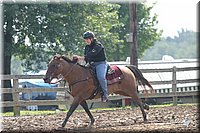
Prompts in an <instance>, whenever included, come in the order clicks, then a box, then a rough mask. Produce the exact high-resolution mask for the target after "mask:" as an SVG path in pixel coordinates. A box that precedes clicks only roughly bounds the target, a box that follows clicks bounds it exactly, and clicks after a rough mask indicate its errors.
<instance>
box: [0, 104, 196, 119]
mask: <svg viewBox="0 0 200 133" xmlns="http://www.w3.org/2000/svg"><path fill="white" fill-rule="evenodd" d="M191 105H198V104H197V103H192V104H178V105H177V106H191ZM169 106H173V104H162V105H150V107H151V108H159V107H169ZM134 107H136V106H134ZM130 108H131V106H126V107H116V108H95V109H91V112H96V111H101V110H104V111H105V110H106V111H112V110H119V109H130ZM67 111H68V110H64V111H60V112H62V113H63V112H64V113H66V112H67ZM75 111H76V112H84V110H83V109H78V110H75ZM56 113H59V112H56V111H51V110H45V111H28V110H23V111H20V116H34V115H51V114H56ZM0 116H4V117H9V116H14V113H13V112H6V113H0Z"/></svg>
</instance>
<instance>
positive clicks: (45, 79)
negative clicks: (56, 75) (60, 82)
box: [43, 76, 51, 83]
mask: <svg viewBox="0 0 200 133" xmlns="http://www.w3.org/2000/svg"><path fill="white" fill-rule="evenodd" d="M43 80H44V82H45V83H50V82H51V79H50V78H49V77H47V76H45V77H44V78H43Z"/></svg>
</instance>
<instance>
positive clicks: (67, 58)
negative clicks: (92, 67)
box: [61, 55, 76, 63]
mask: <svg viewBox="0 0 200 133" xmlns="http://www.w3.org/2000/svg"><path fill="white" fill-rule="evenodd" d="M61 58H62V59H64V60H65V61H67V62H68V63H76V61H75V60H71V59H70V58H69V57H67V56H64V55H62V56H61Z"/></svg>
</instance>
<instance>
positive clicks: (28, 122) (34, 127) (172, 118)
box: [2, 105, 199, 133]
mask: <svg viewBox="0 0 200 133" xmlns="http://www.w3.org/2000/svg"><path fill="white" fill-rule="evenodd" d="M92 114H93V116H94V118H95V120H96V122H95V125H94V126H93V127H92V128H90V129H89V128H86V126H87V124H88V123H89V118H88V116H87V115H86V113H85V112H75V113H74V114H73V115H72V116H71V117H70V119H69V121H68V123H67V125H66V127H65V128H64V129H60V128H59V127H60V125H61V123H62V121H63V119H64V118H65V115H66V113H64V112H59V113H56V114H51V115H39V116H21V117H3V120H2V127H3V130H2V132H3V133H7V132H20V133H22V132H23V133H25V132H27V133H28V132H31V133H35V132H40V133H72V132H84V133H86V132H93V133H98V132H99V133H100V132H101V133H104V132H106V133H107V132H199V109H198V106H197V105H187V106H183V105H182V106H169V107H150V110H149V111H147V114H148V120H149V122H148V123H143V118H142V114H141V112H140V109H139V108H138V107H135V108H133V109H117V110H109V111H106V110H104V111H102V110H101V111H92Z"/></svg>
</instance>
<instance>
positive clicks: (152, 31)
mask: <svg viewBox="0 0 200 133" xmlns="http://www.w3.org/2000/svg"><path fill="white" fill-rule="evenodd" d="M152 8H153V6H149V7H148V6H147V5H145V3H137V15H138V34H137V36H138V37H137V39H138V40H137V41H138V42H137V43H138V57H140V58H141V57H142V56H143V53H144V51H145V50H146V49H148V48H150V47H152V46H153V45H154V42H156V41H157V40H159V39H160V37H161V34H162V30H161V31H159V30H158V29H157V28H156V24H157V23H158V20H157V15H156V14H154V15H153V16H152V17H151V16H150V11H151V10H152ZM118 16H119V21H120V23H122V24H123V25H122V26H121V27H119V29H117V30H118V33H119V39H120V40H123V44H120V48H121V49H120V57H119V58H118V59H117V60H125V59H126V57H128V56H130V45H129V44H128V43H127V42H126V34H128V33H129V32H130V31H129V29H130V22H129V18H130V17H129V3H123V4H120V8H119V12H118Z"/></svg>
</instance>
